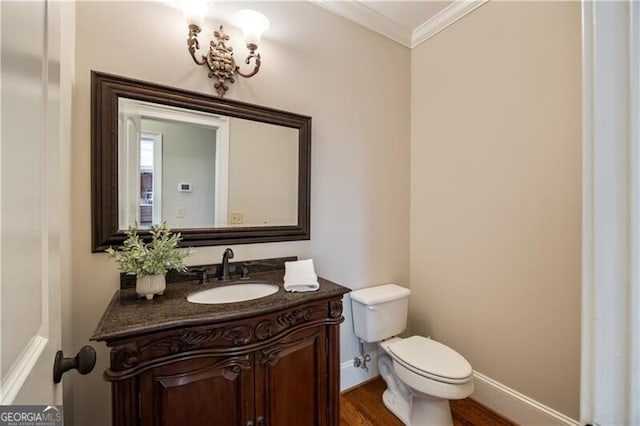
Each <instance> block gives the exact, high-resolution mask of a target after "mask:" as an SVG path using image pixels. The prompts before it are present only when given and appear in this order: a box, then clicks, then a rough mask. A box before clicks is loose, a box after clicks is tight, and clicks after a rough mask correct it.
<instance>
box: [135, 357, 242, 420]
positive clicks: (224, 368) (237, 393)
mask: <svg viewBox="0 0 640 426" xmlns="http://www.w3.org/2000/svg"><path fill="white" fill-rule="evenodd" d="M252 366H253V356H252V355H242V356H234V357H225V358H217V357H209V358H193V359H188V360H184V361H179V362H175V363H171V364H169V365H166V366H162V367H157V368H154V369H152V370H150V371H147V372H145V373H142V374H141V377H140V391H141V392H140V397H141V401H140V410H141V422H140V424H141V425H143V426H151V425H153V426H178V425H188V426H204V425H215V426H238V425H245V424H247V423H248V422H249V421H250V420H252V419H253V418H254V417H253V400H254V382H253V369H252Z"/></svg>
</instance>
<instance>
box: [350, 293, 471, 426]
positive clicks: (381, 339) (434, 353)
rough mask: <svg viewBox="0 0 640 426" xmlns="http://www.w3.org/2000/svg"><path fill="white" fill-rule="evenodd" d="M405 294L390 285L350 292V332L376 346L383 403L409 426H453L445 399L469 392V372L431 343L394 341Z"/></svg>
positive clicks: (462, 363) (461, 361) (452, 353)
mask: <svg viewBox="0 0 640 426" xmlns="http://www.w3.org/2000/svg"><path fill="white" fill-rule="evenodd" d="M409 294H410V291H409V290H408V289H406V288H403V287H400V286H397V285H395V284H386V285H382V286H376V287H369V288H365V289H362V290H356V291H353V292H351V299H352V303H351V306H352V311H353V322H354V331H355V334H356V336H358V337H359V338H360V339H361V340H363V341H365V342H369V343H374V342H375V343H378V344H379V347H380V352H381V353H380V356H379V358H378V367H379V370H380V374H381V376H382V378H383V379H384V381H385V383H386V384H387V389H386V390H385V391H384V393H383V396H382V400H383V402H384V405H385V406H386V407H387V408H388V409H389V410H390V411H391V412H392V413H393V414H394V415H395V416H396V417H398V418H399V419H400V420H402V422H403V423H404V424H406V425H411V426H427V425H434V426H450V425H452V424H453V422H452V419H451V410H450V407H449V400H450V399H462V398H466V397H468V396H469V395H470V394H471V393H472V392H473V379H472V374H473V370H472V368H471V365H470V364H469V362H468V361H467V360H466V359H465V358H464V357H463V356H462V355H460V354H459V353H457V352H456V351H454V350H453V349H451V348H449V347H448V346H446V345H444V344H442V343H439V342H436V341H435V340H432V339H429V338H426V337H422V336H411V337H407V338H399V337H395V336H396V335H397V334H399V333H400V332H402V331H403V330H404V329H405V328H406V317H407V307H408V296H409Z"/></svg>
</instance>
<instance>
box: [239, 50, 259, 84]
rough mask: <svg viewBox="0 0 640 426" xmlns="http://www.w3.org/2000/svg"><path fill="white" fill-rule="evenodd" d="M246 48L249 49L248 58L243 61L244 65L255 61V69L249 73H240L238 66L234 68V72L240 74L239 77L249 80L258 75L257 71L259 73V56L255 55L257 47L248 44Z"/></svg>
mask: <svg viewBox="0 0 640 426" xmlns="http://www.w3.org/2000/svg"><path fill="white" fill-rule="evenodd" d="M247 47H248V48H249V56H247V59H245V60H244V63H245V64H247V65H249V63H250V62H251V60H252V59H254V60H255V63H256V65H255V67H254V68H253V71H251V72H250V73H247V74H245V73H243V72H242V71H240V66H239V65H238V66H236V72H237V73H238V74H240V75H241V76H243V77H244V78H250V77H253V76H254V75H256V74H258V71H260V54H259V53H256V48H257V46H256V45H255V44H249V45H247Z"/></svg>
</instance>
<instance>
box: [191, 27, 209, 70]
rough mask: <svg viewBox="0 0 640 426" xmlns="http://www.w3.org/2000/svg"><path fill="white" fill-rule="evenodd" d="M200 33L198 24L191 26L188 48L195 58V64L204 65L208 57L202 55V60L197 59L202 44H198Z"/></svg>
mask: <svg viewBox="0 0 640 426" xmlns="http://www.w3.org/2000/svg"><path fill="white" fill-rule="evenodd" d="M199 33H200V27H199V26H197V25H196V24H190V25H189V38H188V39H187V47H188V48H189V53H190V54H191V57H192V58H193V62H195V63H196V64H198V65H203V64H204V63H205V61H206V59H207V58H206V56H204V55H202V57H201V58H200V60H198V59H197V58H196V51H198V50H199V49H200V43H199V42H198V34H199Z"/></svg>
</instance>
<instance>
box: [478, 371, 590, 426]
mask: <svg viewBox="0 0 640 426" xmlns="http://www.w3.org/2000/svg"><path fill="white" fill-rule="evenodd" d="M473 383H474V386H475V390H474V391H473V394H472V395H471V398H473V399H475V400H476V401H478V402H479V403H481V404H483V405H486V406H487V407H489V408H491V409H492V410H494V411H496V412H497V413H499V414H501V415H503V416H504V417H506V418H508V419H509V420H512V421H514V422H516V423H518V424H520V425H524V426H526V425H545V426H546V425H571V426H579V425H580V422H578V421H577V420H574V419H572V418H570V417H568V416H565V415H564V414H562V413H559V412H557V411H556V410H554V409H552V408H549V407H547V406H546V405H544V404H541V403H539V402H538V401H535V400H533V399H531V398H529V397H528V396H525V395H523V394H521V393H520V392H518V391H515V390H513V389H511V388H509V387H507V386H505V385H503V384H502V383H499V382H496V381H495V380H493V379H491V378H489V377H487V376H485V375H484V374H481V373H478V372H477V371H474V372H473Z"/></svg>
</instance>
